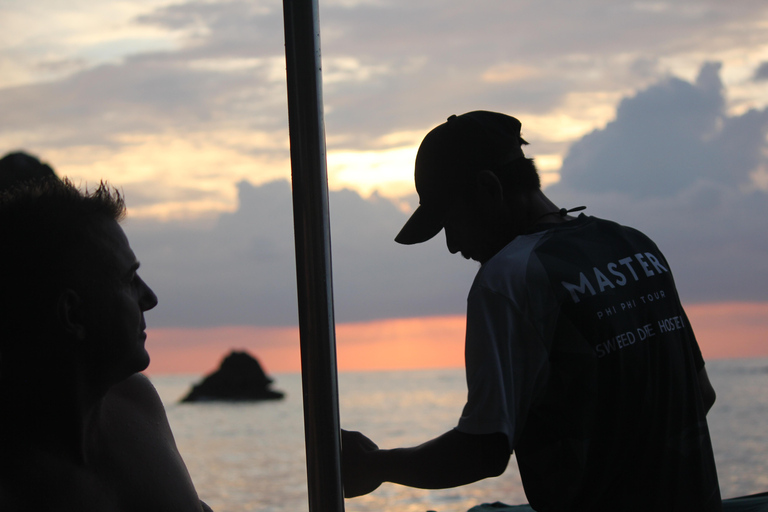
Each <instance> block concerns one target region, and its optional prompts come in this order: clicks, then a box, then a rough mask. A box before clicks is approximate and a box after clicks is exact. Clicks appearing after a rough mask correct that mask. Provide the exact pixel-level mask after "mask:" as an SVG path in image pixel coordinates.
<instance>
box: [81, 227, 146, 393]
mask: <svg viewBox="0 0 768 512" xmlns="http://www.w3.org/2000/svg"><path fill="white" fill-rule="evenodd" d="M95 233H96V236H98V237H99V243H98V244H95V245H96V247H97V248H96V249H95V250H94V252H95V253H96V254H94V255H93V257H91V258H87V260H88V261H90V264H91V265H92V267H93V268H92V269H90V270H91V271H92V272H93V276H94V277H95V278H94V279H93V280H92V283H91V285H90V286H89V290H88V291H87V292H86V296H85V297H84V305H83V311H84V323H85V330H86V336H87V338H88V340H89V342H90V343H89V346H90V347H91V349H92V350H93V352H94V353H93V354H92V355H93V356H94V358H95V360H96V363H97V365H98V366H99V369H100V371H102V372H105V373H108V374H114V375H115V376H121V377H123V378H125V377H127V376H130V375H131V374H133V373H136V372H139V371H142V370H144V369H146V368H147V366H148V365H149V354H148V353H147V350H146V348H145V342H146V338H147V335H146V332H145V329H146V321H145V319H144V312H145V311H148V310H150V309H152V308H154V307H155V306H156V305H157V296H156V295H155V294H154V292H153V291H152V289H151V288H150V287H149V286H148V285H147V284H146V283H145V282H144V281H143V280H142V279H141V277H140V276H139V274H138V269H139V262H138V260H137V259H136V256H135V255H134V253H133V250H131V247H130V244H129V243H128V239H127V237H126V236H125V233H124V232H123V230H122V228H121V227H120V225H119V224H118V223H117V222H116V221H113V220H109V221H107V220H105V221H103V222H102V223H101V224H100V225H99V226H98V229H97V230H96V231H95Z"/></svg>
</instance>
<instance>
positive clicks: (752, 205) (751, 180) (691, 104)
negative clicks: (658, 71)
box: [548, 63, 768, 302]
mask: <svg viewBox="0 0 768 512" xmlns="http://www.w3.org/2000/svg"><path fill="white" fill-rule="evenodd" d="M718 72H719V65H717V64H713V63H709V64H705V65H704V66H702V68H701V70H700V73H699V76H698V78H697V79H696V81H695V82H694V83H690V82H686V81H684V80H680V79H677V78H668V79H666V80H663V81H662V82H660V83H658V84H656V85H653V86H651V87H649V88H648V89H646V90H644V91H641V92H640V93H638V94H637V95H635V96H633V97H630V98H626V99H624V100H623V101H622V102H621V104H620V105H619V108H618V110H617V113H616V119H615V120H614V121H612V122H610V123H609V124H608V125H607V126H606V127H605V129H602V130H596V131H594V132H592V133H590V134H588V135H587V136H585V137H584V138H582V139H581V140H580V141H578V142H576V143H574V144H573V146H572V147H571V149H570V151H569V153H568V155H567V156H566V158H565V160H564V162H563V167H562V169H561V178H562V179H561V182H560V183H559V184H557V185H554V186H552V187H551V188H550V189H548V194H550V195H551V196H552V197H553V199H555V200H556V202H558V203H559V204H562V205H563V206H572V205H576V204H577V203H578V204H587V205H588V206H589V210H588V211H589V212H591V214H592V215H596V216H600V217H606V218H611V219H613V220H617V221H619V222H621V223H624V224H628V225H632V226H635V227H638V228H640V229H641V230H643V231H645V232H646V233H647V234H648V235H650V236H651V237H652V238H654V239H655V240H656V242H657V243H658V244H659V246H660V247H661V249H662V250H663V251H664V252H665V253H666V254H667V256H668V259H669V260H670V263H671V264H672V265H673V267H674V269H675V273H676V278H677V282H678V287H679V289H680V290H681V295H682V296H683V297H684V298H685V299H686V300H690V301H696V302H706V301H725V300H762V301H764V300H766V299H768V291H766V289H765V286H764V283H765V282H768V281H767V279H768V236H766V234H767V232H766V228H765V223H764V219H766V218H768V190H766V187H765V186H764V184H762V183H761V182H760V180H759V179H758V177H759V176H762V175H763V174H764V173H765V169H766V168H768V167H766V165H767V164H768V142H767V141H766V136H767V135H768V109H763V110H750V111H748V112H745V113H744V114H742V115H737V116H730V115H728V114H727V113H726V111H725V108H724V105H725V101H724V98H723V90H722V86H721V83H720V79H719V74H718Z"/></svg>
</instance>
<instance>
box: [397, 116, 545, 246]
mask: <svg viewBox="0 0 768 512" xmlns="http://www.w3.org/2000/svg"><path fill="white" fill-rule="evenodd" d="M520 129H521V125H520V121H518V120H517V119H515V118H514V117H511V116H508V115H506V114H500V113H498V112H488V111H485V110H476V111H473V112H467V113H466V114H462V115H460V116H455V115H453V116H451V117H449V118H448V120H447V121H446V122H445V123H443V124H441V125H439V126H437V127H435V128H434V129H432V130H431V131H430V132H429V133H428V134H427V135H426V137H424V140H423V141H422V143H421V145H420V146H419V151H418V154H417V155H416V169H415V175H414V179H415V183H416V191H417V192H418V194H419V207H418V208H417V209H416V211H415V212H413V215H411V218H410V219H408V222H407V223H406V224H405V226H403V228H402V230H401V231H400V233H398V235H397V237H396V238H395V240H396V241H397V242H399V243H401V244H407V245H410V244H417V243H421V242H425V241H427V240H429V239H430V238H432V237H434V236H435V235H437V234H438V233H439V232H440V230H441V229H443V228H444V227H445V226H446V220H447V218H448V216H449V215H452V213H451V210H455V207H456V203H458V202H462V203H463V202H466V203H468V205H467V206H469V207H470V208H459V209H461V210H463V213H462V215H465V216H466V215H470V214H472V213H473V212H472V211H471V209H472V207H474V206H475V205H473V204H472V203H473V202H474V201H475V200H476V198H475V197H474V191H475V189H476V188H477V186H478V183H477V179H478V176H479V175H480V174H481V173H482V172H483V171H487V172H491V173H493V174H494V175H495V177H496V179H497V180H498V181H499V183H500V185H501V186H503V187H504V192H505V197H507V198H515V197H516V196H518V195H520V194H527V193H531V192H535V191H538V190H540V189H541V182H540V180H539V175H538V173H537V171H536V166H535V165H534V163H533V160H531V159H529V158H525V155H524V154H523V150H522V146H523V145H525V144H528V143H527V142H526V141H525V140H524V139H523V138H522V137H521V136H520ZM460 206H461V205H460ZM455 213H456V212H453V214H454V216H455Z"/></svg>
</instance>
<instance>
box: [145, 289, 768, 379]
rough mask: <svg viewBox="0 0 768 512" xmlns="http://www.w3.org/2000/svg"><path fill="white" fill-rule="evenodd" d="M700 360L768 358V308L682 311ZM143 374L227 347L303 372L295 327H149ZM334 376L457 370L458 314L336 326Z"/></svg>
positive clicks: (205, 367) (209, 366) (212, 361)
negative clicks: (338, 373)
mask: <svg viewBox="0 0 768 512" xmlns="http://www.w3.org/2000/svg"><path fill="white" fill-rule="evenodd" d="M686 311H687V313H688V317H689V319H690V322H691V325H692V326H693V328H694V331H695V332H696V337H697V338H698V341H699V346H700V347H701V351H702V353H703V354H704V358H705V359H726V358H746V357H768V339H767V338H768V303H723V304H698V305H691V306H687V307H686ZM148 331H149V338H148V340H147V348H148V350H149V353H150V355H151V356H152V363H151V365H150V367H149V369H148V373H149V374H155V375H160V374H167V373H191V374H205V373H209V372H211V371H213V370H215V369H216V368H217V367H218V365H219V363H220V362H221V359H222V358H223V357H224V356H225V355H226V354H227V353H228V352H229V351H230V350H233V349H238V350H242V349H244V350H247V351H249V352H250V353H251V354H253V355H255V356H256V357H258V359H259V361H261V363H262V365H263V366H264V369H265V371H267V373H283V372H298V371H301V356H300V348H299V333H298V328H294V327H274V328H265V327H251V326H236V327H216V328H207V329H149V330H148ZM336 340H337V341H336V345H337V361H338V367H339V371H367V370H395V369H420V368H457V367H462V366H463V365H464V317H463V315H454V316H439V317H424V318H408V319H388V320H375V321H370V322H359V323H346V324H338V325H337V326H336Z"/></svg>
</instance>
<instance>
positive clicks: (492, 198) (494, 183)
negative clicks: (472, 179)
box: [475, 170, 504, 215]
mask: <svg viewBox="0 0 768 512" xmlns="http://www.w3.org/2000/svg"><path fill="white" fill-rule="evenodd" d="M476 187H477V190H476V191H475V193H476V194H477V195H476V197H477V199H478V200H479V204H480V207H481V208H483V209H484V210H486V212H487V213H490V214H492V215H499V214H500V213H501V212H502V211H503V210H504V187H503V186H502V185H501V181H499V177H498V176H496V174H495V173H494V172H493V171H489V170H482V171H480V172H479V173H477V181H476Z"/></svg>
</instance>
